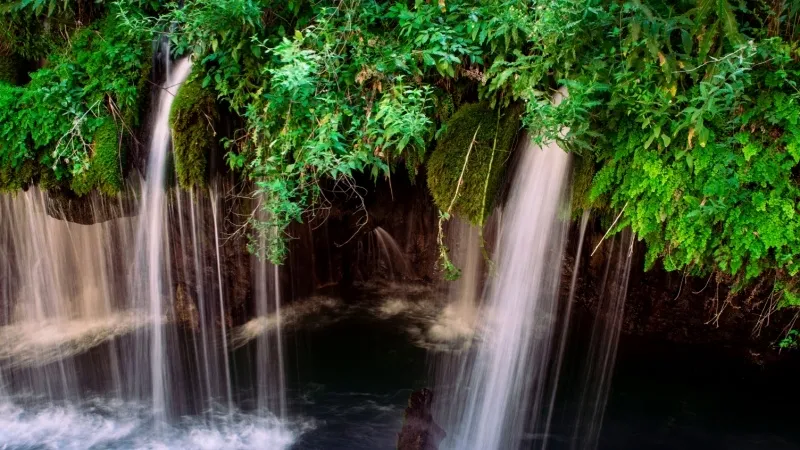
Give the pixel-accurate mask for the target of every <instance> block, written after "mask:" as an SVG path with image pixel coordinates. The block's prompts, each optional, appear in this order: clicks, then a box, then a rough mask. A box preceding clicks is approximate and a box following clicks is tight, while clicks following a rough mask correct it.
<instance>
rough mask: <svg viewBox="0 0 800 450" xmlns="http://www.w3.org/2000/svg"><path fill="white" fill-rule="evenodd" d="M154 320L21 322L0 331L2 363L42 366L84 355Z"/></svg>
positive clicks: (121, 316)
mask: <svg viewBox="0 0 800 450" xmlns="http://www.w3.org/2000/svg"><path fill="white" fill-rule="evenodd" d="M151 322H152V320H148V319H147V318H145V317H143V316H141V315H137V314H135V313H133V312H128V313H112V314H109V315H107V316H103V317H96V318H77V319H73V320H59V319H53V320H47V321H41V322H20V323H14V324H11V325H6V326H4V327H0V359H8V360H9V361H8V362H7V363H6V364H5V365H6V366H8V367H27V366H39V365H44V364H48V363H51V362H55V361H57V360H59V359H62V358H67V357H71V356H74V355H77V354H80V353H83V352H85V351H87V350H89V349H91V348H92V347H95V346H97V345H99V344H101V343H103V342H105V341H107V340H110V339H113V338H114V337H117V336H121V335H123V334H126V333H129V332H131V331H133V330H135V329H136V328H139V327H141V326H143V325H145V324H148V323H151Z"/></svg>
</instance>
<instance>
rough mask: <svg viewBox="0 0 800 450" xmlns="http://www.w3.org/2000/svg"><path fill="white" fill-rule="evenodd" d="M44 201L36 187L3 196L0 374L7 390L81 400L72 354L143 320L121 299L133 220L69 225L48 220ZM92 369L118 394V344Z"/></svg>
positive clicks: (0, 212)
mask: <svg viewBox="0 0 800 450" xmlns="http://www.w3.org/2000/svg"><path fill="white" fill-rule="evenodd" d="M92 201H93V202H94V204H93V207H95V208H97V209H100V208H101V207H102V205H100V204H98V202H102V201H114V200H113V199H109V200H102V199H100V198H96V197H95V198H92ZM46 202H47V194H45V193H44V192H42V191H40V190H38V189H36V188H31V189H29V190H28V191H27V192H21V193H19V194H17V195H16V196H10V195H3V196H0V302H1V305H2V309H0V311H1V312H0V315H1V317H0V320H1V321H2V325H3V326H2V327H0V361H2V364H1V366H2V367H1V369H0V372H4V373H3V374H2V375H4V376H3V377H2V378H3V379H4V380H5V381H6V382H8V383H9V384H10V386H9V392H33V393H36V394H37V395H44V396H46V397H47V398H48V399H50V400H51V401H52V400H63V399H71V400H78V399H80V397H81V392H80V389H79V388H78V379H77V374H76V369H75V367H74V363H73V359H72V357H73V356H75V355H77V354H79V353H82V352H84V351H86V350H87V349H89V348H92V347H94V346H95V345H97V344H99V343H101V342H105V341H108V340H110V339H113V338H114V337H115V336H118V335H121V334H124V333H127V332H129V331H132V330H133V329H135V328H136V327H138V326H140V325H141V324H143V323H144V321H143V320H142V319H141V318H139V317H137V316H136V315H134V314H131V313H130V312H128V311H126V310H125V308H124V306H125V305H124V301H123V299H124V298H125V297H126V292H127V280H126V279H125V276H124V274H125V273H126V270H125V269H124V262H125V261H130V260H131V259H132V258H131V255H130V254H129V251H130V248H131V247H130V245H128V241H129V239H128V238H129V236H130V235H131V234H132V231H133V223H132V222H133V221H132V219H128V218H121V219H116V220H113V221H108V222H104V223H98V224H94V225H79V224H74V223H69V222H66V221H63V220H58V219H54V218H52V217H49V216H48V215H47V214H46V212H45V211H46ZM114 263H117V264H118V266H120V270H118V271H114V270H110V269H109V268H110V267H112V264H114ZM92 371H93V372H94V373H95V374H96V376H97V377H101V378H103V379H105V380H107V381H110V386H109V388H110V389H111V390H112V391H114V392H117V393H118V392H119V389H120V386H121V381H120V379H121V378H120V366H119V361H118V358H117V352H116V349H115V346H114V345H111V346H109V353H108V354H106V355H105V356H104V357H103V358H102V361H99V360H98V361H96V364H93V366H92Z"/></svg>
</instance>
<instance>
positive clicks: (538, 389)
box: [446, 138, 570, 449]
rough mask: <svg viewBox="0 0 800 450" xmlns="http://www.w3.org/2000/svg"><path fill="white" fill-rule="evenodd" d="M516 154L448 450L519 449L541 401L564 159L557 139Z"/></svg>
mask: <svg viewBox="0 0 800 450" xmlns="http://www.w3.org/2000/svg"><path fill="white" fill-rule="evenodd" d="M520 152H521V153H522V156H521V160H520V162H519V164H518V167H517V170H516V175H515V178H514V180H515V181H514V185H513V188H512V191H511V195H510V198H509V200H508V203H507V205H506V208H505V213H504V217H503V224H502V228H501V235H500V240H499V246H498V249H497V251H496V255H497V256H496V259H497V263H498V267H497V274H496V276H495V277H494V278H493V279H492V280H491V281H490V283H491V285H490V287H489V291H488V295H487V298H486V301H485V305H484V310H483V312H482V313H481V318H480V319H479V320H480V324H479V328H480V329H482V331H483V339H482V340H481V341H480V342H479V344H478V348H477V349H476V352H475V355H474V356H473V357H472V358H471V360H470V361H469V362H468V363H467V364H468V365H467V366H466V368H465V372H464V375H463V377H462V379H461V380H459V381H458V382H457V385H459V388H460V392H459V393H456V394H455V395H454V400H453V402H455V403H454V404H455V405H460V404H461V402H463V409H461V408H460V406H456V407H459V408H460V410H459V415H460V417H459V420H458V424H459V425H458V427H457V428H456V433H455V436H453V437H452V438H451V439H450V440H449V441H448V443H447V444H446V445H448V448H458V449H513V448H518V447H519V446H520V440H521V438H522V435H523V433H524V432H525V431H527V430H526V426H527V424H530V423H537V421H538V414H539V412H540V411H539V410H540V407H541V406H542V403H543V396H544V392H543V391H544V386H545V384H546V375H547V368H548V362H549V357H550V347H551V338H552V332H553V329H554V328H555V327H554V322H555V320H556V317H555V316H556V313H557V309H558V308H557V298H558V285H559V276H560V262H561V255H562V251H563V247H564V241H565V229H566V227H565V226H564V225H565V224H564V222H563V220H562V219H561V217H560V216H559V213H560V212H561V207H562V206H563V205H564V202H565V197H566V196H565V192H566V187H567V184H568V183H567V180H568V174H569V170H568V169H569V161H570V158H569V154H567V153H566V152H564V151H563V150H561V149H560V148H559V147H558V146H557V145H556V144H549V145H547V146H545V147H544V148H539V147H537V146H534V145H533V144H532V143H530V142H529V141H528V139H527V138H523V144H522V145H521V148H520ZM462 399H463V400H462Z"/></svg>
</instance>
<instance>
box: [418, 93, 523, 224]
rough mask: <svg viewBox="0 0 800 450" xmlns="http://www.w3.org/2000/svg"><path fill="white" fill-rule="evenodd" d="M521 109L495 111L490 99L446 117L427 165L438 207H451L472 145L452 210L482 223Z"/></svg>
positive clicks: (494, 193)
mask: <svg viewBox="0 0 800 450" xmlns="http://www.w3.org/2000/svg"><path fill="white" fill-rule="evenodd" d="M521 113H522V108H521V107H520V106H519V105H513V106H511V107H509V108H506V109H504V110H496V109H492V108H491V107H489V105H488V104H485V103H472V104H466V105H464V106H462V107H461V108H459V109H458V110H457V111H456V113H455V114H453V116H452V117H451V118H450V120H448V121H447V124H446V130H445V132H444V133H443V134H442V136H441V137H440V138H439V139H438V141H437V143H436V149H435V150H434V151H433V153H432V154H431V157H430V159H429V160H428V164H427V166H428V188H429V189H430V190H431V194H432V195H433V200H434V202H436V205H437V206H438V207H439V209H441V210H442V211H447V210H448V208H449V207H450V203H451V202H452V201H453V197H454V195H455V193H456V186H457V184H458V179H459V177H460V176H461V170H462V168H463V167H464V159H465V158H466V156H467V152H468V151H469V149H470V145H472V150H471V152H470V155H469V161H467V168H466V170H465V171H464V179H463V181H462V184H461V187H460V188H459V190H458V198H457V199H456V200H455V203H454V204H453V209H452V211H451V212H452V213H454V214H456V215H458V216H459V217H462V218H464V219H466V220H468V221H470V222H472V223H473V224H476V225H478V224H482V223H483V220H484V218H485V216H486V215H488V213H489V212H490V211H491V209H492V206H493V205H494V201H495V198H496V197H497V194H498V192H499V190H500V181H501V179H502V175H503V172H504V171H505V167H506V163H507V162H508V159H509V155H510V153H511V151H512V150H513V145H514V141H515V137H516V134H517V131H518V130H519V127H520V116H521ZM498 114H499V116H498ZM479 127H480V128H479ZM476 130H477V135H476V134H475V132H476ZM473 136H475V143H474V144H472V138H473ZM495 139H496V142H497V145H496V146H495ZM493 151H494V158H492V153H493ZM490 166H491V168H490ZM487 177H488V183H489V184H488V187H487V185H486V182H487ZM484 188H486V204H485V207H484Z"/></svg>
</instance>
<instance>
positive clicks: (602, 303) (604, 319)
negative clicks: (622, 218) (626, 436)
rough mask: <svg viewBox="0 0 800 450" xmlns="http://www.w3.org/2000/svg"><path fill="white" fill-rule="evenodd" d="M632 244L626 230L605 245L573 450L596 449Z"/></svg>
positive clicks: (615, 345) (607, 391)
mask: <svg viewBox="0 0 800 450" xmlns="http://www.w3.org/2000/svg"><path fill="white" fill-rule="evenodd" d="M617 241H619V242H617ZM633 244H634V235H633V233H632V232H631V231H630V230H629V229H626V230H625V231H623V232H622V233H621V235H620V236H615V237H614V239H612V240H611V242H610V243H608V246H609V250H608V253H607V261H606V270H605V272H604V275H603V284H602V286H601V288H600V298H599V304H598V307H597V313H596V316H595V320H594V325H593V326H592V335H591V341H590V344H589V353H588V357H587V358H586V365H585V368H584V374H583V387H582V389H581V397H580V405H579V407H578V412H577V414H576V420H575V425H574V427H573V435H572V447H571V448H573V449H576V450H577V449H583V450H593V449H595V448H597V444H598V440H599V438H600V430H601V427H602V425H603V415H604V413H605V407H606V403H607V401H608V394H609V390H610V389H611V376H612V374H613V371H614V362H615V360H616V356H617V345H618V344H619V335H620V332H621V330H622V317H623V313H624V311H625V300H626V298H627V294H628V280H629V278H630V274H631V261H632V257H633ZM612 267H613V272H612V270H611V268H612ZM610 272H611V276H610V278H609V273H610Z"/></svg>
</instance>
